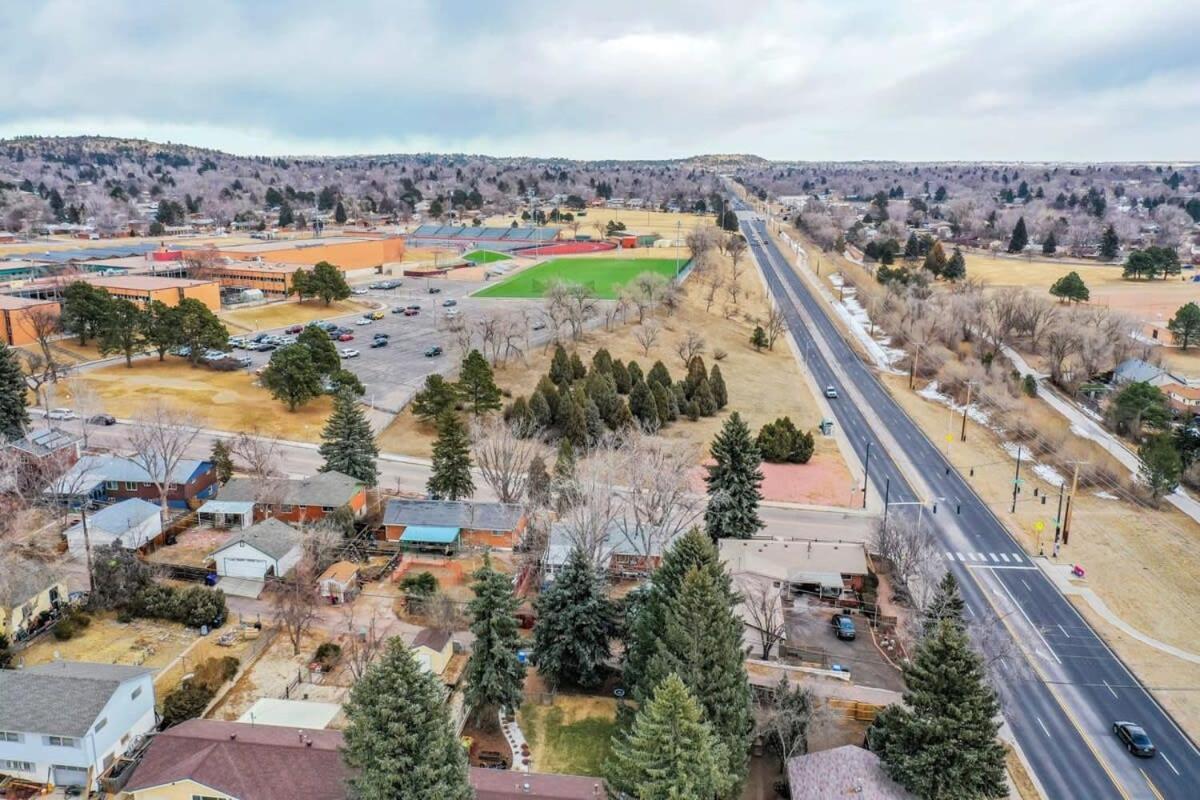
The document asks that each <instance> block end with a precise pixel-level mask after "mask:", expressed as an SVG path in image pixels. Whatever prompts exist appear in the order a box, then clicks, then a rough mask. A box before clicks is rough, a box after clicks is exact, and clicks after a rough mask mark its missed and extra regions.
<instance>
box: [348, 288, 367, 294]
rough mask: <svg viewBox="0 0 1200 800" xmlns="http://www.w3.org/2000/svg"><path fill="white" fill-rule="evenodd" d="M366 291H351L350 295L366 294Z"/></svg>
mask: <svg viewBox="0 0 1200 800" xmlns="http://www.w3.org/2000/svg"><path fill="white" fill-rule="evenodd" d="M366 293H367V290H366V289H351V290H350V294H366Z"/></svg>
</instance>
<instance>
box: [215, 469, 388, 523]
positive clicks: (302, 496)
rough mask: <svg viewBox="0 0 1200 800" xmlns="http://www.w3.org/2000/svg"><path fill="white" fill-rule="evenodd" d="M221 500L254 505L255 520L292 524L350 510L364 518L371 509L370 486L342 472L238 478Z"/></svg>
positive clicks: (232, 482)
mask: <svg viewBox="0 0 1200 800" xmlns="http://www.w3.org/2000/svg"><path fill="white" fill-rule="evenodd" d="M220 499H221V500H231V501H238V502H246V501H249V502H252V503H254V518H255V519H256V520H263V519H266V518H267V517H274V518H275V519H279V520H282V521H284V522H288V523H292V524H302V523H306V522H320V521H321V520H322V519H324V518H325V517H326V515H328V514H332V513H333V512H334V511H337V510H338V509H339V508H342V507H349V508H350V510H351V511H353V512H354V516H356V517H361V516H362V515H363V513H364V512H365V511H366V508H367V487H366V484H364V483H363V482H362V481H360V480H358V479H356V478H351V477H350V476H349V475H344V474H342V473H341V472H335V471H330V472H318V473H317V474H316V475H313V476H311V477H308V478H268V479H263V480H258V479H251V478H234V479H233V480H231V481H230V482H229V483H227V484H225V486H224V487H222V489H221V498H220Z"/></svg>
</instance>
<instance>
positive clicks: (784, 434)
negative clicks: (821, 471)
mask: <svg viewBox="0 0 1200 800" xmlns="http://www.w3.org/2000/svg"><path fill="white" fill-rule="evenodd" d="M814 446H815V442H814V441H813V435H812V434H811V433H808V432H806V431H802V430H799V429H798V428H797V427H796V426H795V424H793V422H792V421H791V419H789V418H788V417H780V418H779V419H777V420H775V421H774V422H768V423H767V424H766V425H763V426H762V429H761V430H759V432H758V449H759V451H761V452H762V457H763V460H764V461H769V462H774V463H777V464H807V463H808V461H809V459H810V458H812V454H813V447H814Z"/></svg>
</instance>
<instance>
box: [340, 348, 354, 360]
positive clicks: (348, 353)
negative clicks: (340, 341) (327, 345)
mask: <svg viewBox="0 0 1200 800" xmlns="http://www.w3.org/2000/svg"><path fill="white" fill-rule="evenodd" d="M338 355H340V356H341V357H342V358H358V351H357V350H355V349H354V348H353V347H343V348H342V349H341V350H339V351H338Z"/></svg>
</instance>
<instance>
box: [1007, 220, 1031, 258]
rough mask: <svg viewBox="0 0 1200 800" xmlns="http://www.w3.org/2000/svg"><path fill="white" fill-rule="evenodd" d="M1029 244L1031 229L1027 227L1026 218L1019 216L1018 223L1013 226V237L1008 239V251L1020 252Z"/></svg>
mask: <svg viewBox="0 0 1200 800" xmlns="http://www.w3.org/2000/svg"><path fill="white" fill-rule="evenodd" d="M1027 244H1029V231H1028V230H1026V229H1025V218H1024V217H1018V218H1017V224H1016V225H1014V226H1013V231H1012V238H1010V239H1009V240H1008V252H1010V253H1020V252H1021V251H1023V250H1024V249H1025V245H1027Z"/></svg>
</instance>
